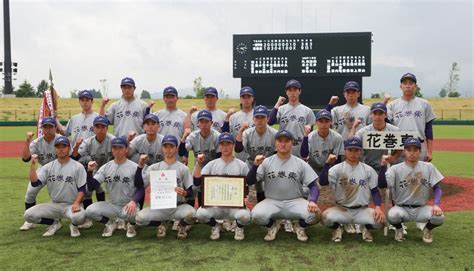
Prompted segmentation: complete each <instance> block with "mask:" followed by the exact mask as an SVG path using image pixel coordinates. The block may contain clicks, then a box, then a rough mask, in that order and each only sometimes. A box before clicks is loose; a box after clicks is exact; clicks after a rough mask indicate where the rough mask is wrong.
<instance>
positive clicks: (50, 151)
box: [29, 134, 61, 166]
mask: <svg viewBox="0 0 474 271" xmlns="http://www.w3.org/2000/svg"><path fill="white" fill-rule="evenodd" d="M59 136H61V135H60V134H56V135H55V136H54V139H53V140H51V141H50V142H47V141H46V140H45V139H44V136H42V137H39V138H37V139H35V140H33V141H32V142H31V143H30V146H29V149H30V154H31V155H33V154H37V155H38V163H39V164H40V165H42V166H44V165H46V164H47V163H49V162H51V161H53V160H54V159H56V148H55V147H54V141H55V140H56V138H58V137H59Z"/></svg>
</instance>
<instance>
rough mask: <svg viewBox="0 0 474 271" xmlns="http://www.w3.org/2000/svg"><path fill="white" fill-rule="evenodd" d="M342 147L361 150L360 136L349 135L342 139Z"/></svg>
mask: <svg viewBox="0 0 474 271" xmlns="http://www.w3.org/2000/svg"><path fill="white" fill-rule="evenodd" d="M344 149H360V150H362V140H361V139H360V137H357V136H354V137H349V138H348V139H346V140H345V141H344Z"/></svg>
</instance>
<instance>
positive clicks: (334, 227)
mask: <svg viewBox="0 0 474 271" xmlns="http://www.w3.org/2000/svg"><path fill="white" fill-rule="evenodd" d="M340 226H341V224H339V223H337V222H336V223H334V224H333V225H332V226H330V227H328V228H330V229H333V230H337V229H338V228H339V227H340Z"/></svg>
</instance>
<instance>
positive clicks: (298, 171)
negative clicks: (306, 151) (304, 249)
mask: <svg viewBox="0 0 474 271" xmlns="http://www.w3.org/2000/svg"><path fill="white" fill-rule="evenodd" d="M275 146H276V150H277V153H276V154H274V155H272V156H270V157H268V158H265V156H263V155H257V156H256V157H255V161H254V163H255V165H254V166H253V167H252V169H251V170H250V171H249V174H248V176H247V181H248V184H249V185H252V184H255V183H256V182H264V184H265V199H264V200H263V201H261V202H259V203H258V204H257V205H256V206H255V207H254V208H253V209H252V218H253V221H254V222H255V223H256V224H257V225H266V226H267V229H268V232H267V234H266V236H265V238H264V239H265V241H272V240H274V239H275V237H276V234H277V232H278V230H279V228H280V225H279V223H275V219H288V220H298V222H296V223H295V224H294V227H293V228H294V230H295V233H296V237H297V238H298V240H300V241H303V242H304V241H307V240H308V236H307V235H306V232H305V229H306V228H307V227H308V226H309V225H311V224H315V223H317V222H318V219H319V218H318V217H319V214H320V213H321V211H320V209H319V207H318V205H317V204H316V202H317V201H318V197H319V187H318V175H317V174H316V173H315V172H314V170H313V169H311V167H310V166H309V165H308V164H307V163H306V162H305V161H303V160H302V159H300V158H298V157H296V156H294V155H292V146H293V135H292V134H291V133H290V132H288V131H286V130H280V131H278V133H277V134H276V135H275ZM303 187H308V188H309V190H310V195H309V200H307V199H305V197H304V194H303Z"/></svg>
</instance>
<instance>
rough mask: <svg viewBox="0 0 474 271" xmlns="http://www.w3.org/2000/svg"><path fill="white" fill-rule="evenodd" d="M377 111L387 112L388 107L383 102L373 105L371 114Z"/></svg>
mask: <svg viewBox="0 0 474 271" xmlns="http://www.w3.org/2000/svg"><path fill="white" fill-rule="evenodd" d="M377 110H380V111H383V112H387V106H385V104H384V103H381V102H377V103H373V104H372V105H371V106H370V112H374V111H377Z"/></svg>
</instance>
